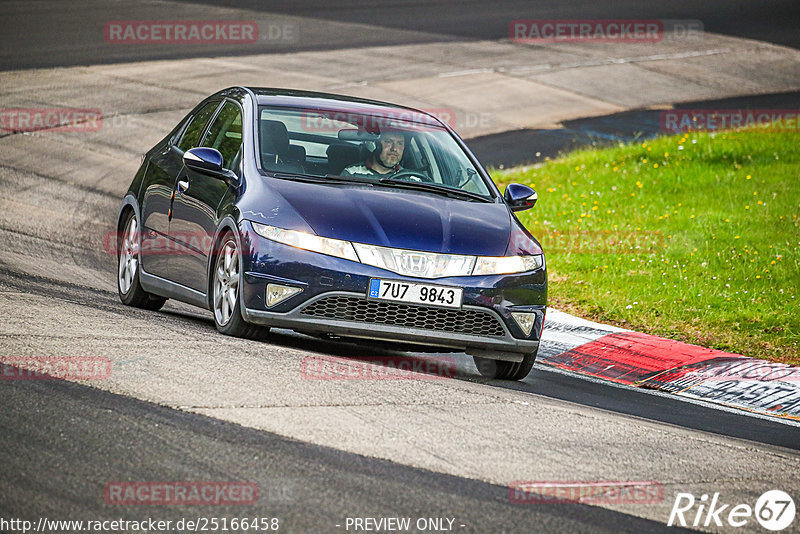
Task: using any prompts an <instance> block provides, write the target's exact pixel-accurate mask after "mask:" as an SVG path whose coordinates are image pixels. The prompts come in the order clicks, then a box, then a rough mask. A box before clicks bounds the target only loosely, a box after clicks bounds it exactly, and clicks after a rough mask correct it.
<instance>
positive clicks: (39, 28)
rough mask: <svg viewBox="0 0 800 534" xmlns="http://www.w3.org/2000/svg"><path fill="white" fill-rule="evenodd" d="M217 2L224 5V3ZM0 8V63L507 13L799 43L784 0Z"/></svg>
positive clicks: (285, 48) (441, 27)
mask: <svg viewBox="0 0 800 534" xmlns="http://www.w3.org/2000/svg"><path fill="white" fill-rule="evenodd" d="M180 4H183V5H180ZM204 4H205V5H204ZM224 7H229V8H230V11H224V9H222V8H224ZM0 11H2V14H3V16H2V17H0V70H9V69H23V68H48V67H56V66H68V65H89V64H98V63H116V62H126V61H142V60H147V59H178V58H187V57H203V56H207V55H209V54H213V55H239V54H242V53H246V54H259V53H269V52H292V51H298V50H330V49H337V48H338V49H341V48H350V47H363V46H375V45H391V44H408V43H426V42H439V41H463V40H478V39H502V38H507V37H508V25H509V22H510V21H512V20H514V19H598V18H599V19H613V18H623V19H679V20H687V19H691V20H700V21H702V23H703V26H704V28H705V30H706V31H708V32H714V33H719V34H723V35H731V36H736V37H744V38H747V39H755V40H759V41H766V42H771V43H776V44H781V45H785V46H790V47H794V48H800V32H798V31H797V28H798V27H800V4H798V2H796V1H794V0H769V1H767V2H752V1H749V0H713V1H707V2H696V1H694V0H677V1H671V2H661V1H658V0H648V1H639V0H625V1H619V0H598V1H594V2H563V1H560V0H539V1H530V0H501V1H498V2H485V1H483V0H472V1H466V2H464V1H458V0H433V1H418V0H405V1H399V0H388V1H387V0H349V1H337V2H330V3H320V2H318V1H316V0H302V1H291V2H288V1H284V2H275V1H268V2H264V1H261V0H245V1H240V0H224V1H219V0H213V1H212V0H200V1H199V2H198V1H197V0H187V1H185V2H181V1H180V0H179V2H155V1H151V0H146V1H142V2H135V3H134V2H122V1H113V2H105V3H102V2H96V1H88V0H81V1H75V2H70V9H69V10H64V9H63V8H62V7H61V6H59V2H42V1H38V2H23V1H19V0H16V1H15V0H3V1H0ZM209 13H213V14H214V15H212V16H209ZM297 17H301V18H302V19H301V23H300V30H301V31H302V37H301V38H298V39H296V40H289V41H278V42H275V41H270V42H261V43H256V44H253V45H245V46H242V45H229V46H219V45H193V46H189V47H182V48H181V49H177V50H176V49H175V48H174V47H168V46H159V45H150V46H147V47H140V46H132V47H131V46H129V47H122V48H120V47H113V46H109V45H107V44H105V43H98V42H97V41H98V39H97V36H98V35H102V32H103V27H104V25H105V24H106V22H108V21H109V20H165V19H166V20H176V19H190V20H199V19H209V18H234V19H239V20H242V19H247V20H252V19H257V20H260V21H265V22H274V23H282V22H285V21H290V20H291V21H296V20H297ZM315 21H328V22H332V21H336V22H339V23H341V24H342V25H343V26H342V27H341V28H337V29H336V30H333V31H332V29H331V26H330V25H329V24H319V23H318V22H315ZM365 68H380V65H377V66H375V67H367V66H365Z"/></svg>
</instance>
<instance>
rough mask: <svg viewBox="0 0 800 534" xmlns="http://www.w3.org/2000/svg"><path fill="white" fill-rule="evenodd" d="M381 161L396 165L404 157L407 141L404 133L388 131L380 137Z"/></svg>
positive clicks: (390, 165)
mask: <svg viewBox="0 0 800 534" xmlns="http://www.w3.org/2000/svg"><path fill="white" fill-rule="evenodd" d="M380 143H381V161H383V163H384V164H385V165H388V166H389V167H394V166H395V165H397V164H398V163H400V160H401V159H402V158H403V150H404V149H405V147H406V141H405V138H404V137H403V135H402V134H395V133H387V134H383V135H382V136H381V139H380Z"/></svg>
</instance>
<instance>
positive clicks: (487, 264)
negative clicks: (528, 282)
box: [472, 254, 544, 275]
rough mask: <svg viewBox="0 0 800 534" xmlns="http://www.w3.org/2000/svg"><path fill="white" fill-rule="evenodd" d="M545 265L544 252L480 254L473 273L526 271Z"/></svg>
mask: <svg viewBox="0 0 800 534" xmlns="http://www.w3.org/2000/svg"><path fill="white" fill-rule="evenodd" d="M543 265H544V254H536V255H533V256H498V257H490V256H478V261H477V262H476V263H475V269H474V270H473V271H472V274H473V275H479V274H511V273H524V272H526V271H534V270H536V269H541V268H542V266H543Z"/></svg>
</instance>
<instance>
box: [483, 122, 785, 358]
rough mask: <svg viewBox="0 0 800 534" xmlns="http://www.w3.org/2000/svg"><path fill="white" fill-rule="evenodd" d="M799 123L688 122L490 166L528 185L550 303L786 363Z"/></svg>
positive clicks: (527, 216) (528, 216) (529, 216)
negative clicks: (723, 125) (710, 128)
mask: <svg viewBox="0 0 800 534" xmlns="http://www.w3.org/2000/svg"><path fill="white" fill-rule="evenodd" d="M798 147H800V132H798V131H772V130H769V131H768V130H764V129H753V130H740V131H728V132H717V133H700V132H695V133H689V134H684V135H678V136H672V137H661V138H657V139H652V140H648V141H646V142H638V143H635V144H628V145H619V146H615V147H611V148H605V149H599V150H580V151H576V152H572V153H569V154H567V155H565V156H563V157H561V158H559V159H557V160H553V161H548V162H546V163H545V164H544V165H541V166H537V167H526V168H516V169H509V170H494V171H493V172H492V176H493V178H494V179H495V181H496V182H497V183H498V185H501V188H502V187H503V186H505V184H508V183H510V182H519V183H523V184H528V185H531V186H532V187H533V188H534V189H536V191H537V193H538V194H539V201H538V203H537V205H536V206H535V207H534V208H533V209H532V210H529V211H526V212H522V213H520V214H519V216H520V219H521V220H522V222H523V223H524V224H525V225H526V226H527V227H528V229H529V230H531V232H532V233H533V235H534V236H536V237H537V238H538V239H539V240H540V241H541V242H542V245H543V247H544V249H545V253H546V256H547V265H548V271H549V282H550V287H549V292H548V297H549V302H550V304H551V305H552V306H554V307H557V308H560V309H563V310H565V311H570V312H572V313H576V314H577V315H580V316H583V317H587V318H590V319H594V320H599V321H604V322H610V323H613V324H618V325H621V326H624V327H626V328H631V329H635V330H639V331H643V332H647V333H651V334H655V335H660V336H665V337H669V338H672V339H678V340H681V341H685V342H689V343H695V344H699V345H703V346H706V347H712V348H716V349H720V350H726V351H730V352H736V353H740V354H745V355H748V356H753V357H757V358H764V359H769V360H774V361H781V362H785V363H792V364H798V363H800V152H799V151H798Z"/></svg>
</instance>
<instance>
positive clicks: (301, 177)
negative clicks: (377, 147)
mask: <svg viewBox="0 0 800 534" xmlns="http://www.w3.org/2000/svg"><path fill="white" fill-rule="evenodd" d="M270 175H271V176H274V177H275V178H283V179H289V180H298V181H302V182H313V183H315V184H329V183H330V182H331V181H336V182H344V183H350V184H370V185H375V181H374V180H370V179H368V178H359V177H355V176H336V175H334V174H328V175H327V176H324V177H323V176H319V175H316V174H299V173H294V172H286V171H278V172H270Z"/></svg>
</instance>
